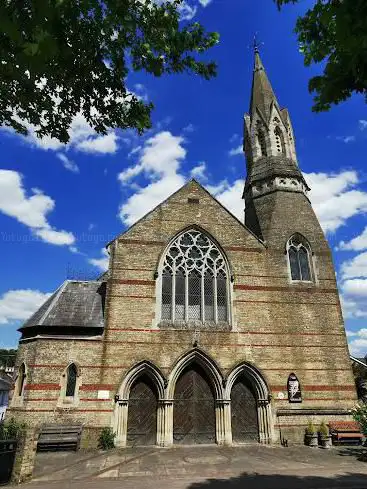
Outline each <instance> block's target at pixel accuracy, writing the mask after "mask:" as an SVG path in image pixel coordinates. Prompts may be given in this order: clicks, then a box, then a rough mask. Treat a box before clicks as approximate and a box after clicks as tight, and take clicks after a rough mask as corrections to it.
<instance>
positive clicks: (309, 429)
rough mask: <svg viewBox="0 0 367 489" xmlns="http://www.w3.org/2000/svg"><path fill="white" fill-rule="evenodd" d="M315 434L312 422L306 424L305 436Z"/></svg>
mask: <svg viewBox="0 0 367 489" xmlns="http://www.w3.org/2000/svg"><path fill="white" fill-rule="evenodd" d="M316 433H317V431H316V428H315V425H314V424H313V422H312V421H309V422H308V425H307V428H306V435H315V434H316Z"/></svg>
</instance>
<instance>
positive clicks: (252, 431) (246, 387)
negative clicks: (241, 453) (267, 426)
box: [231, 374, 259, 443]
mask: <svg viewBox="0 0 367 489" xmlns="http://www.w3.org/2000/svg"><path fill="white" fill-rule="evenodd" d="M231 420H232V439H233V442H234V443H246V442H251V441H259V426H258V410H257V402H256V395H255V393H254V390H253V387H252V385H251V383H250V382H249V381H248V379H247V378H246V377H245V375H243V374H242V375H240V376H238V377H237V379H236V380H235V382H234V384H233V387H232V390H231Z"/></svg>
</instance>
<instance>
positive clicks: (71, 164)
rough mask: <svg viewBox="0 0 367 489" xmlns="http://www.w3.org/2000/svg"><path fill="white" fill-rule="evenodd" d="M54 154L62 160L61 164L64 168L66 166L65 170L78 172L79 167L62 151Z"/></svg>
mask: <svg viewBox="0 0 367 489" xmlns="http://www.w3.org/2000/svg"><path fill="white" fill-rule="evenodd" d="M56 156H57V157H58V158H59V160H60V161H61V162H62V164H63V166H64V168H66V170H69V171H71V172H73V173H79V167H78V165H77V164H76V163H74V161H71V160H70V159H69V158H68V157H67V156H65V155H64V154H63V153H57V154H56Z"/></svg>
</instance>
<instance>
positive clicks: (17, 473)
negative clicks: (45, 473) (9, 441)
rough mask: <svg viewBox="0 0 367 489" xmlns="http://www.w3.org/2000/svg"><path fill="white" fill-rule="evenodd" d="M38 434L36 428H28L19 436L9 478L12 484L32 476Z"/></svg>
mask: <svg viewBox="0 0 367 489" xmlns="http://www.w3.org/2000/svg"><path fill="white" fill-rule="evenodd" d="M38 436H39V430H38V429H34V428H29V429H27V430H26V431H25V432H24V433H23V435H22V436H21V437H20V439H19V441H18V446H17V452H16V455H15V463H14V468H13V474H12V478H11V481H12V483H13V484H21V483H22V482H26V481H27V480H29V479H30V478H31V477H32V474H33V468H34V462H35V458H36V451H37V440H38Z"/></svg>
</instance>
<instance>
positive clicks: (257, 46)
mask: <svg viewBox="0 0 367 489" xmlns="http://www.w3.org/2000/svg"><path fill="white" fill-rule="evenodd" d="M257 34H258V33H257V32H255V34H254V42H253V45H252V46H253V48H254V53H255V54H259V50H260V46H261V45H262V44H264V43H263V42H260V41H259V39H258V35H257Z"/></svg>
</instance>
